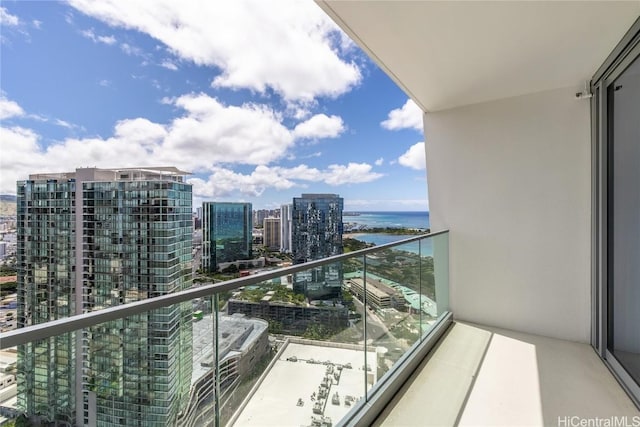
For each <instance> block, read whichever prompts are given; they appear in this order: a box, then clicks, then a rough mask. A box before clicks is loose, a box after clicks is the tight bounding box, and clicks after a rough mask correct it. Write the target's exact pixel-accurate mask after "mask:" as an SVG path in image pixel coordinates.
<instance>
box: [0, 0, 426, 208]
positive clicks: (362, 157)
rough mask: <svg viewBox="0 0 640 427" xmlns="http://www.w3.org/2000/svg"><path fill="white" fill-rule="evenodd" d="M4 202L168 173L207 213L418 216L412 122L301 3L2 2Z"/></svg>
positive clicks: (416, 134) (421, 167) (419, 180)
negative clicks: (100, 178) (123, 174)
mask: <svg viewBox="0 0 640 427" xmlns="http://www.w3.org/2000/svg"><path fill="white" fill-rule="evenodd" d="M0 144H1V152H0V166H1V171H0V193H2V194H15V192H16V181H17V180H21V179H27V178H28V175H29V174H30V173H39V172H62V171H72V170H75V168H79V167H102V168H119V167H135V166H147V167H150V166H176V167H178V168H180V169H181V170H184V171H188V172H189V173H190V175H189V176H188V178H187V180H188V182H189V183H191V184H192V185H193V195H194V209H195V207H197V206H198V205H199V204H200V203H201V202H202V201H237V202H251V203H252V204H253V208H254V209H274V208H277V207H279V206H280V205H281V204H283V203H291V200H292V198H293V197H295V196H299V195H300V194H302V193H334V194H339V195H340V196H342V197H343V198H344V199H345V210H350V211H359V210H360V211H400V210H407V211H409V210H428V201H427V183H426V170H425V154H424V134H423V130H422V113H421V111H420V110H419V108H418V107H417V106H416V105H415V103H414V102H413V101H411V100H409V99H408V97H407V95H406V94H405V93H404V92H402V90H400V89H399V88H398V87H397V86H396V84H395V83H394V82H393V81H392V80H391V79H390V78H389V77H388V76H387V75H386V74H385V73H384V72H382V71H381V70H380V69H379V68H378V67H377V66H376V65H375V64H374V63H373V62H372V61H371V60H370V59H369V58H368V57H367V56H366V54H364V53H363V52H362V50H360V48H359V47H358V46H357V45H356V44H355V43H354V42H353V41H351V40H350V39H349V38H348V37H347V36H346V35H345V34H344V33H343V32H342V31H341V30H340V29H339V28H338V27H337V26H336V24H335V23H333V21H332V20H331V19H329V18H328V17H327V16H326V15H325V14H324V12H323V11H322V10H321V9H320V8H319V7H318V6H317V5H316V4H315V3H314V2H313V1H311V0H309V1H306V0H295V1H285V0H278V1H239V0H234V1H228V0H225V1H205V0H202V1H195V0H194V1H175V0H137V1H121V0H96V1H92V0H70V1H68V2H55V1H16V2H13V1H4V0H2V1H1V2H0Z"/></svg>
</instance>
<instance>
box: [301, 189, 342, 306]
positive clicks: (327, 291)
mask: <svg viewBox="0 0 640 427" xmlns="http://www.w3.org/2000/svg"><path fill="white" fill-rule="evenodd" d="M343 206H344V200H343V199H342V198H341V197H340V196H338V195H337V194H303V195H302V196H301V197H294V198H293V210H292V221H291V224H292V225H291V243H292V252H293V262H294V264H300V263H304V262H307V261H313V260H317V259H322V258H326V257H329V256H333V255H338V254H341V253H342V249H343V246H342V229H343V226H342V210H343ZM341 289H342V266H341V264H340V263H336V264H329V265H326V266H323V267H318V268H314V269H310V270H307V271H304V272H301V273H296V274H295V275H294V278H293V290H294V291H295V292H298V293H304V294H305V296H307V298H309V299H335V298H340V296H341Z"/></svg>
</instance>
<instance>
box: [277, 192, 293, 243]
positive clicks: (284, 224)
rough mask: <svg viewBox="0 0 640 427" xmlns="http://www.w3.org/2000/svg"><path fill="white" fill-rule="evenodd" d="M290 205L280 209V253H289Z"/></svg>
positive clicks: (291, 207) (291, 208)
mask: <svg viewBox="0 0 640 427" xmlns="http://www.w3.org/2000/svg"><path fill="white" fill-rule="evenodd" d="M292 210H293V205H292V204H291V203H289V204H286V205H282V206H281V207H280V252H284V253H289V252H291V211H292Z"/></svg>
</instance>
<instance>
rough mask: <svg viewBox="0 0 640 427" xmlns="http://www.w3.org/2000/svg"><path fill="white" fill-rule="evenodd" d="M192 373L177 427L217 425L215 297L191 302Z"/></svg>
mask: <svg viewBox="0 0 640 427" xmlns="http://www.w3.org/2000/svg"><path fill="white" fill-rule="evenodd" d="M191 304H192V316H191V325H192V335H193V339H192V343H193V344H192V347H193V350H192V354H193V356H192V359H193V365H192V372H191V383H190V393H189V403H188V405H187V407H186V408H185V409H184V410H183V416H182V417H181V420H180V425H184V426H204V427H207V426H215V425H216V423H215V421H216V416H217V412H216V408H217V406H216V382H215V378H216V371H215V366H216V354H217V353H216V347H215V343H216V341H215V337H216V332H215V331H216V329H215V328H216V320H217V319H216V309H215V304H216V301H215V296H210V297H205V298H197V299H194V300H193V301H192V302H191Z"/></svg>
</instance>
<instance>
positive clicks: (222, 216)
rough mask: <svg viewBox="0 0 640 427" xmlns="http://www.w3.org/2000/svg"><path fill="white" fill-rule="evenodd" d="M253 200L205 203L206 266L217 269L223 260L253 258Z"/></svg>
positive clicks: (203, 211)
mask: <svg viewBox="0 0 640 427" xmlns="http://www.w3.org/2000/svg"><path fill="white" fill-rule="evenodd" d="M251 219H252V211H251V203H219V202H204V203H203V204H202V268H203V269H204V270H206V271H211V272H213V271H216V270H217V268H218V265H219V264H220V263H221V262H230V261H238V260H241V259H251V242H252V235H251V231H252V229H253V224H252V221H251Z"/></svg>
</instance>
